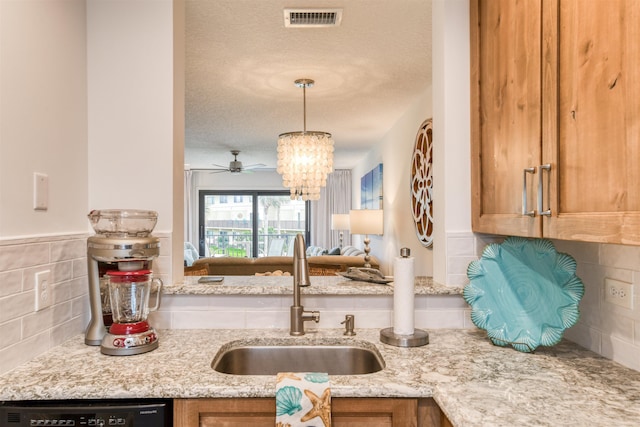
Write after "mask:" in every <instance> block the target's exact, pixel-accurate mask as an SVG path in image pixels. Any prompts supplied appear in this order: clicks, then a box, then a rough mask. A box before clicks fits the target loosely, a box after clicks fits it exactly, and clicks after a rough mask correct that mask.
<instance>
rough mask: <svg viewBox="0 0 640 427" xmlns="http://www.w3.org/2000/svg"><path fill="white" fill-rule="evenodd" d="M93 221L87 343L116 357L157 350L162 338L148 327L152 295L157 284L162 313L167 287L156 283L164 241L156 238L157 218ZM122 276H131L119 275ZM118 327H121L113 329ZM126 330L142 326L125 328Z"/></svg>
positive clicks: (100, 216) (94, 216) (105, 216)
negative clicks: (155, 264)
mask: <svg viewBox="0 0 640 427" xmlns="http://www.w3.org/2000/svg"><path fill="white" fill-rule="evenodd" d="M88 217H89V220H90V222H91V225H92V227H93V229H94V230H95V232H96V235H94V236H90V237H89V238H88V239H87V264H88V274H89V303H90V308H91V319H90V321H89V325H88V326H87V330H86V332H85V339H84V342H85V344H87V345H96V346H97V345H99V346H100V351H101V353H103V354H109V355H114V356H126V355H132V354H140V353H145V352H148V351H151V350H153V349H155V348H157V347H158V335H157V333H156V331H155V330H154V329H153V328H152V327H151V326H150V325H149V324H148V322H147V321H146V317H147V315H148V313H149V294H150V293H151V291H152V288H153V285H154V284H157V299H156V304H155V307H154V309H157V307H158V305H159V304H160V292H161V287H162V282H161V281H160V279H151V272H152V270H153V268H152V264H153V260H154V259H155V258H156V257H157V256H158V255H159V253H160V239H159V238H157V237H153V236H151V231H153V228H154V227H155V225H156V222H157V220H158V214H157V212H154V211H147V210H119V209H108V210H94V211H91V212H90V213H89V215H88ZM118 271H119V272H123V273H126V274H122V275H117V274H114V272H118ZM108 273H109V274H108ZM101 284H102V286H101ZM112 288H113V292H112ZM126 289H128V296H127V295H126ZM116 290H117V291H116ZM114 296H115V298H114ZM141 298H142V299H141ZM132 311H135V314H132V313H131V312H132ZM129 320H131V321H129ZM116 322H117V324H118V325H119V326H116V327H115V328H113V325H114V324H116ZM127 324H137V325H136V326H134V327H132V326H131V325H130V326H128V327H127V326H122V325H127ZM145 325H146V326H145ZM146 327H148V329H147V330H144V331H143V330H142V329H145V328H146Z"/></svg>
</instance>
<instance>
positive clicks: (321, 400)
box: [300, 388, 331, 427]
mask: <svg viewBox="0 0 640 427" xmlns="http://www.w3.org/2000/svg"><path fill="white" fill-rule="evenodd" d="M304 394H306V395H307V397H308V398H309V400H310V401H311V403H312V404H313V408H311V410H310V411H309V412H307V413H306V414H304V416H303V417H302V418H300V421H302V422H305V421H309V420H310V419H312V418H315V417H320V419H321V420H322V423H323V425H324V427H331V389H329V388H327V389H325V390H324V392H323V393H322V397H318V396H316V395H315V393H314V392H312V391H311V390H305V391H304Z"/></svg>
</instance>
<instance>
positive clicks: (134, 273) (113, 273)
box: [105, 270, 151, 277]
mask: <svg viewBox="0 0 640 427" xmlns="http://www.w3.org/2000/svg"><path fill="white" fill-rule="evenodd" d="M105 274H107V275H109V276H116V277H124V276H133V277H139V276H147V275H149V274H151V270H134V271H121V270H109V271H107V272H106V273H105Z"/></svg>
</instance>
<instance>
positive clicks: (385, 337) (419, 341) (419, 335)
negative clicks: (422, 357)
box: [380, 248, 429, 347]
mask: <svg viewBox="0 0 640 427" xmlns="http://www.w3.org/2000/svg"><path fill="white" fill-rule="evenodd" d="M410 255H411V251H410V250H409V248H402V249H400V256H401V257H403V258H408V257H409V256H410ZM380 341H381V342H383V343H384V344H389V345H393V346H396V347H421V346H423V345H427V344H429V333H428V332H427V331H423V330H422V329H417V328H414V330H413V334H407V335H400V334H396V333H395V332H393V327H390V328H384V329H382V330H381V331H380Z"/></svg>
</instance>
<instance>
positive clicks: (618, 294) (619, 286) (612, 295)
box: [604, 278, 633, 310]
mask: <svg viewBox="0 0 640 427" xmlns="http://www.w3.org/2000/svg"><path fill="white" fill-rule="evenodd" d="M604 300H605V301H607V302H610V303H612V304H615V305H619V306H620V307H624V308H628V309H630V310H633V285H632V284H631V283H627V282H622V281H620V280H615V279H609V278H605V279H604Z"/></svg>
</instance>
